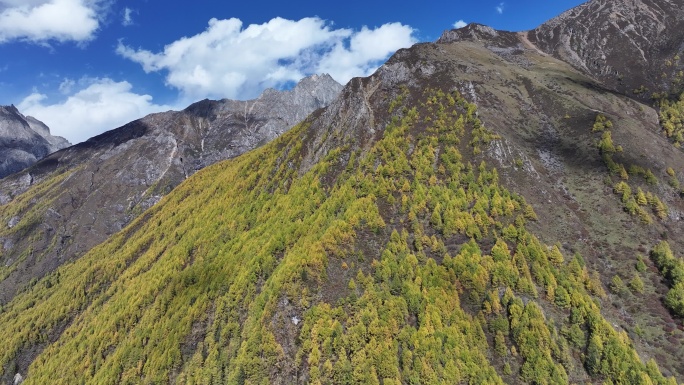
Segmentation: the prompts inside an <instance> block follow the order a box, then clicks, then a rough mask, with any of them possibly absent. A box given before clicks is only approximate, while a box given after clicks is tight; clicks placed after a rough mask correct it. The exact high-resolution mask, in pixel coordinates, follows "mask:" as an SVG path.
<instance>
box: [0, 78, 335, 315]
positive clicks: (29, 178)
mask: <svg viewBox="0 0 684 385" xmlns="http://www.w3.org/2000/svg"><path fill="white" fill-rule="evenodd" d="M341 88H342V86H341V85H339V84H338V83H337V82H335V81H334V80H333V79H332V78H331V77H330V76H329V75H321V76H318V75H314V76H311V77H308V78H305V79H303V80H302V81H301V82H300V83H299V84H298V85H297V86H296V87H294V88H293V89H292V90H289V91H276V90H266V91H265V92H264V93H263V94H262V95H261V96H260V97H259V98H258V99H255V100H248V101H234V100H227V99H226V100H221V101H211V100H204V101H201V102H197V103H195V104H193V105H191V106H190V107H188V108H186V109H185V110H183V111H180V112H177V111H169V112H164V113H159V114H152V115H149V116H147V117H145V118H142V119H139V120H136V121H134V122H131V123H129V124H127V125H125V126H123V127H120V128H117V129H114V130H111V131H109V132H106V133H104V134H101V135H99V136H96V137H94V138H91V139H89V140H88V141H86V142H84V143H80V144H78V145H75V146H73V147H70V148H68V149H65V150H63V151H60V152H58V153H55V154H52V155H51V156H49V157H47V158H46V159H44V160H42V161H41V162H39V163H38V164H36V165H35V166H33V167H32V168H29V169H27V170H25V171H24V172H21V173H19V174H16V175H13V176H11V177H8V178H5V179H3V180H0V203H2V204H4V205H5V206H0V212H1V213H2V214H1V215H3V217H6V219H4V220H3V221H2V222H1V223H2V227H0V263H1V265H0V305H2V304H4V303H6V302H7V301H9V300H10V299H11V298H12V297H13V296H14V294H15V293H17V292H18V291H21V290H23V288H24V287H25V286H26V284H28V283H29V282H31V281H32V280H35V279H40V278H42V277H43V276H44V275H45V274H47V273H49V272H51V271H53V270H54V269H55V268H56V267H58V266H60V265H61V264H62V263H64V262H66V261H70V260H72V259H74V258H78V257H80V256H81V255H83V254H84V253H86V252H87V251H88V250H90V249H91V248H92V247H93V246H95V245H97V244H99V243H101V242H103V241H104V240H106V239H107V238H108V237H109V236H111V235H112V234H114V233H116V232H117V231H119V230H121V229H122V228H123V227H124V226H126V225H127V224H128V223H129V222H130V221H131V220H132V219H134V218H135V217H137V216H138V215H140V214H141V213H142V212H143V211H145V210H146V209H147V208H149V207H150V206H152V205H154V204H155V203H156V202H157V201H159V199H160V198H161V197H162V196H164V195H165V194H167V193H168V192H169V191H171V190H172V189H173V188H174V187H175V186H177V185H178V184H179V183H180V182H182V181H183V180H185V179H186V178H187V177H188V176H190V175H192V174H194V173H195V172H196V171H197V170H199V169H201V168H203V167H206V166H207V165H210V164H213V163H216V162H218V161H220V160H223V159H229V158H232V157H235V156H237V155H239V154H242V153H244V152H246V151H249V150H251V149H253V148H255V147H257V146H259V145H261V144H263V143H266V142H268V141H270V140H272V139H273V138H275V137H277V136H278V135H280V134H282V133H283V132H285V131H286V130H287V129H289V128H290V127H292V126H293V125H295V124H296V123H298V122H299V121H300V120H302V119H304V118H305V117H306V116H307V115H308V114H309V113H311V112H313V111H314V110H316V109H318V108H321V107H324V106H326V105H328V104H329V103H330V102H332V100H334V98H335V97H336V96H337V95H338V94H339V92H340V90H341Z"/></svg>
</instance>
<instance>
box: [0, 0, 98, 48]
mask: <svg viewBox="0 0 684 385" xmlns="http://www.w3.org/2000/svg"><path fill="white" fill-rule="evenodd" d="M105 3H106V1H105V0H0V43H4V42H8V41H14V40H23V41H32V42H41V43H44V42H47V41H58V42H65V41H75V42H85V41H88V40H91V39H92V38H93V37H94V36H95V32H96V31H97V30H98V28H99V26H100V19H99V15H98V11H102V8H103V7H104V6H105V5H104V4H105Z"/></svg>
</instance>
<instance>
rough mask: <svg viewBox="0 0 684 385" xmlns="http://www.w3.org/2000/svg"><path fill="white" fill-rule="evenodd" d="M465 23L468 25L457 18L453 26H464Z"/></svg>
mask: <svg viewBox="0 0 684 385" xmlns="http://www.w3.org/2000/svg"><path fill="white" fill-rule="evenodd" d="M466 25H468V23H466V22H465V21H463V20H459V21H457V22H455V23H454V28H457V29H458V28H463V27H465V26H466Z"/></svg>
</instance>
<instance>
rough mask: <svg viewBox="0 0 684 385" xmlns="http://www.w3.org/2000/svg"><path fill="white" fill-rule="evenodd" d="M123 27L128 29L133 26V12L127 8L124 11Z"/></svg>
mask: <svg viewBox="0 0 684 385" xmlns="http://www.w3.org/2000/svg"><path fill="white" fill-rule="evenodd" d="M121 25H123V26H124V27H128V26H130V25H133V10H132V9H130V8H128V7H126V8H124V11H123V19H122V20H121Z"/></svg>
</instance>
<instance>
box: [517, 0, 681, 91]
mask: <svg viewBox="0 0 684 385" xmlns="http://www.w3.org/2000/svg"><path fill="white" fill-rule="evenodd" d="M528 38H529V40H530V41H531V42H532V43H534V44H535V45H536V46H537V47H539V48H540V49H541V50H543V51H544V52H546V53H549V54H552V55H553V56H555V57H557V58H559V59H561V60H563V61H566V62H568V63H570V64H572V65H573V66H574V67H575V68H577V69H579V70H581V71H583V72H584V73H587V74H590V75H592V76H593V77H594V78H596V79H598V80H600V81H601V82H602V83H604V84H605V85H607V86H609V87H610V88H612V89H615V90H617V91H621V92H625V93H628V92H629V93H633V91H634V90H635V89H638V88H641V86H644V87H645V88H647V89H648V91H649V92H645V91H644V92H643V94H644V95H643V96H644V97H650V96H651V93H652V92H656V91H657V92H662V91H669V90H670V87H671V84H670V81H671V80H672V79H671V78H672V76H671V75H673V74H674V73H676V72H677V71H678V70H681V69H682V67H683V66H684V60H679V61H678V60H676V59H675V57H676V56H677V54H681V53H682V51H684V1H682V0H620V1H616V0H592V1H589V2H587V3H585V4H583V5H580V6H578V7H576V8H573V9H571V10H569V11H567V12H564V13H563V14H561V15H559V16H558V17H556V18H554V19H551V20H549V21H548V22H546V23H544V24H542V25H541V26H539V27H538V28H536V29H534V30H532V31H530V32H529V33H528ZM663 74H665V75H666V76H663Z"/></svg>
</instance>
